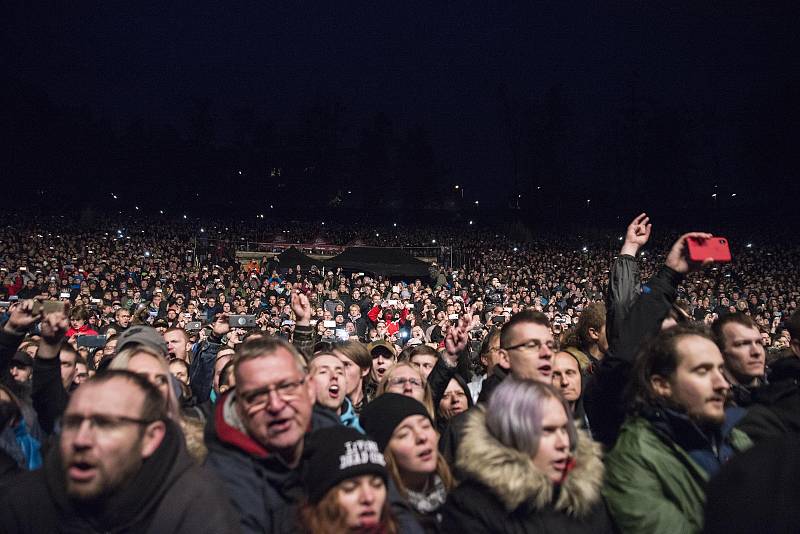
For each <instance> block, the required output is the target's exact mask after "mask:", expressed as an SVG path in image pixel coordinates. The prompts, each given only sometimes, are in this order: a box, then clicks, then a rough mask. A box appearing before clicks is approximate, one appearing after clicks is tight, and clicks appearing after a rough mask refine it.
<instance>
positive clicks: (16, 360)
mask: <svg viewBox="0 0 800 534" xmlns="http://www.w3.org/2000/svg"><path fill="white" fill-rule="evenodd" d="M9 366H10V367H33V358H31V357H30V355H29V354H28V353H27V352H25V351H21V350H18V351H17V352H15V353H14V356H12V357H11V361H10V362H9Z"/></svg>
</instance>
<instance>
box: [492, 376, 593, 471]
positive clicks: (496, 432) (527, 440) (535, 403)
mask: <svg viewBox="0 0 800 534" xmlns="http://www.w3.org/2000/svg"><path fill="white" fill-rule="evenodd" d="M551 398H552V399H555V400H557V401H558V403H559V404H561V406H563V408H564V413H565V414H566V415H567V434H568V435H569V443H570V450H575V446H576V445H577V442H578V435H577V432H576V431H575V423H574V422H573V421H572V416H571V414H572V412H571V411H570V409H569V407H568V406H567V403H566V401H565V400H564V399H563V398H562V397H561V394H560V393H559V392H558V390H557V389H555V388H554V387H553V386H551V385H550V384H545V383H543V382H536V381H534V380H527V379H522V378H516V377H514V376H513V375H510V376H508V377H506V379H505V380H503V382H502V383H501V384H500V385H499V386H497V388H496V389H495V390H494V391H493V392H492V396H491V397H489V403H488V405H487V407H486V428H487V429H488V430H489V433H490V434H491V435H492V436H494V437H495V439H497V441H499V442H500V443H502V444H503V445H505V446H506V447H510V448H512V449H516V450H518V451H520V452H524V453H526V454H529V455H530V456H531V457H534V456H536V452H537V451H538V450H539V440H540V439H541V437H542V419H543V418H544V410H545V406H546V401H547V399H551Z"/></svg>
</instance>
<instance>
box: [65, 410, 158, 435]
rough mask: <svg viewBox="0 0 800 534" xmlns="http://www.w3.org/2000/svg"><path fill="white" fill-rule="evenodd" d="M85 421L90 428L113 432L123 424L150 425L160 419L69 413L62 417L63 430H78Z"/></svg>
mask: <svg viewBox="0 0 800 534" xmlns="http://www.w3.org/2000/svg"><path fill="white" fill-rule="evenodd" d="M84 421H89V430H93V431H98V432H111V431H113V430H116V429H118V428H120V427H121V426H123V425H149V424H150V423H154V422H156V421H158V419H152V420H147V419H136V418H134V417H126V416H124V415H103V414H94V415H89V416H83V415H79V414H67V415H64V416H63V417H62V418H61V430H62V432H77V431H78V430H80V428H81V427H82V426H83V422H84Z"/></svg>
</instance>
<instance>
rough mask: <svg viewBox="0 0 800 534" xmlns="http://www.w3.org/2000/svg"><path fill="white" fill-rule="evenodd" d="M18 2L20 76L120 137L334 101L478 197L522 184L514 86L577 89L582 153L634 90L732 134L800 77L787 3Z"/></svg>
mask: <svg viewBox="0 0 800 534" xmlns="http://www.w3.org/2000/svg"><path fill="white" fill-rule="evenodd" d="M16 4H17V7H12V8H6V14H7V15H8V16H5V17H3V18H5V23H0V24H3V26H4V27H5V34H6V37H5V39H4V40H3V41H2V42H3V43H6V44H5V45H4V48H5V50H6V52H12V53H11V54H10V55H9V56H8V57H7V58H6V60H5V61H6V64H7V65H8V66H9V68H10V72H12V73H13V74H12V75H13V76H15V77H17V78H18V79H21V80H24V81H26V82H29V83H31V84H33V85H35V86H37V87H40V88H43V89H45V90H46V91H47V93H48V95H49V96H50V97H51V98H52V99H53V100H54V101H55V102H57V103H59V104H62V105H67V106H81V105H89V106H90V107H91V108H92V109H93V110H94V111H95V112H96V113H97V114H98V115H99V116H101V117H104V118H106V119H108V120H109V121H111V122H112V124H114V125H116V126H119V127H124V125H126V124H127V123H129V122H130V121H131V120H133V119H136V118H145V119H146V120H148V121H152V122H163V123H174V124H177V125H179V127H184V126H185V118H186V116H187V112H188V110H189V108H190V105H191V103H192V102H193V101H194V100H195V99H198V98H210V99H211V101H212V102H213V105H214V109H215V112H216V113H217V114H218V115H219V116H220V117H223V118H225V117H228V116H229V114H230V112H231V111H232V110H233V109H235V108H236V107H241V106H247V105H249V106H254V107H255V108H256V109H257V111H258V113H260V114H262V115H263V116H266V117H270V118H271V119H274V120H276V121H278V122H281V121H286V122H289V121H292V120H295V119H296V117H297V116H298V113H299V112H301V111H302V110H303V109H304V108H307V107H308V106H309V105H310V103H312V102H313V101H314V100H315V99H317V98H319V97H320V96H322V97H325V98H334V99H336V100H339V101H341V102H342V104H343V105H344V107H345V110H346V112H347V115H348V118H349V119H351V122H352V124H356V125H358V124H361V123H363V122H364V121H366V120H367V118H368V117H370V116H372V115H373V114H374V113H375V112H377V111H385V112H386V113H387V114H388V115H390V116H391V117H392V118H394V119H395V120H396V121H397V122H398V123H399V125H400V126H411V125H413V124H416V123H422V124H424V125H426V126H427V127H428V128H429V129H430V130H431V132H432V136H433V141H434V147H435V149H436V152H437V155H438V157H439V159H440V160H442V161H443V163H444V164H445V165H446V166H447V167H448V168H449V169H450V170H451V175H452V176H453V179H454V181H462V179H463V181H465V182H466V183H477V182H478V181H479V180H483V179H486V178H487V177H493V178H492V179H493V180H495V183H498V184H504V183H505V184H508V183H509V182H508V180H509V179H508V175H509V171H510V168H511V163H510V156H509V147H508V143H507V141H506V140H505V139H506V131H507V122H506V121H505V119H504V118H503V117H504V114H503V110H502V106H501V103H500V98H499V94H500V88H501V87H505V88H506V91H507V94H509V95H512V96H513V97H515V98H519V99H523V100H524V99H530V100H531V101H536V100H537V99H540V98H541V97H542V95H544V94H545V92H546V91H547V90H548V89H549V88H551V87H554V86H558V87H561V90H562V92H563V95H564V98H565V99H566V100H567V101H568V103H569V104H568V105H569V111H570V117H571V119H570V121H569V123H568V125H567V128H568V129H569V130H570V135H572V136H573V137H575V138H576V139H578V140H577V141H576V143H575V146H581V143H591V142H592V140H593V139H594V138H595V137H597V136H602V135H604V132H605V128H607V124H608V123H609V119H608V117H609V116H611V115H613V114H614V113H618V112H620V110H623V109H625V107H626V106H628V105H630V100H631V95H632V91H634V90H635V92H636V94H637V96H638V98H640V99H642V101H652V102H657V103H659V104H660V105H664V106H667V107H675V108H682V107H688V108H691V109H707V110H713V111H714V112H715V113H718V114H720V115H721V116H722V117H724V120H725V121H728V120H731V119H730V118H731V117H734V118H735V117H736V115H737V113H738V111H739V110H740V109H744V108H752V106H753V100H754V99H755V100H759V101H761V102H762V103H763V105H764V106H766V107H770V106H773V107H774V106H781V105H783V104H784V102H783V101H782V99H784V98H785V96H784V95H785V93H786V88H787V87H789V86H791V84H796V83H797V81H798V79H800V76H798V72H800V60H799V59H798V57H800V56H799V55H798V53H797V52H798V50H800V47H798V46H797V45H798V35H800V32H798V31H797V22H798V17H797V14H798V12H797V10H796V9H795V8H794V7H793V6H794V3H789V2H787V3H782V4H781V3H777V4H768V3H764V2H750V3H737V2H733V3H728V2H722V3H710V2H685V3H681V2H677V3H676V2H638V1H630V2H591V3H589V2H586V3H583V2H554V3H547V4H540V3H532V2H429V1H426V2H407V1H403V2H391V3H383V2H364V3H361V2H358V3H357V2H313V3H302V2H260V1H259V2H208V1H196V2H186V1H178V2H140V1H135V2H117V1H106V2H68V3H60V4H58V6H57V7H55V8H54V7H53V6H51V5H47V6H46V7H44V6H41V7H39V8H36V7H31V6H29V5H27V3H23V2H17V3H16ZM676 4H679V5H676ZM695 4H699V5H695ZM795 86H796V85H795ZM776 95H777V96H776ZM775 99H777V100H775ZM793 105H795V106H796V105H797V104H796V101H794V103H793ZM736 128H737V126H736V124H730V125H728V124H726V125H724V127H723V128H721V129H720V130H721V131H722V132H725V135H731V136H735V135H736V131H737V130H736ZM225 131H228V132H230V131H232V127H231V125H230V123H223V137H224V135H225V133H224V132H225ZM731 132H732V133H731ZM355 133H356V132H353V135H355ZM747 135H752V133H748V134H747ZM729 139H730V138H729ZM351 141H353V142H355V141H354V139H351ZM584 165H585V166H591V162H585V164H584Z"/></svg>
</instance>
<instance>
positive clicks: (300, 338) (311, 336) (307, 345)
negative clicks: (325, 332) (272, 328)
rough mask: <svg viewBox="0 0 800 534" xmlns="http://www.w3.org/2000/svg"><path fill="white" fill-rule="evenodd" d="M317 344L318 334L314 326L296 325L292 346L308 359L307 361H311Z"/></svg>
mask: <svg viewBox="0 0 800 534" xmlns="http://www.w3.org/2000/svg"><path fill="white" fill-rule="evenodd" d="M316 342H317V340H316V332H315V330H314V327H313V326H302V325H295V327H294V332H293V334H292V345H294V346H295V348H296V349H297V350H299V351H300V353H301V354H302V355H303V356H305V357H306V360H310V359H311V356H312V355H313V352H314V344H315V343H316Z"/></svg>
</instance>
